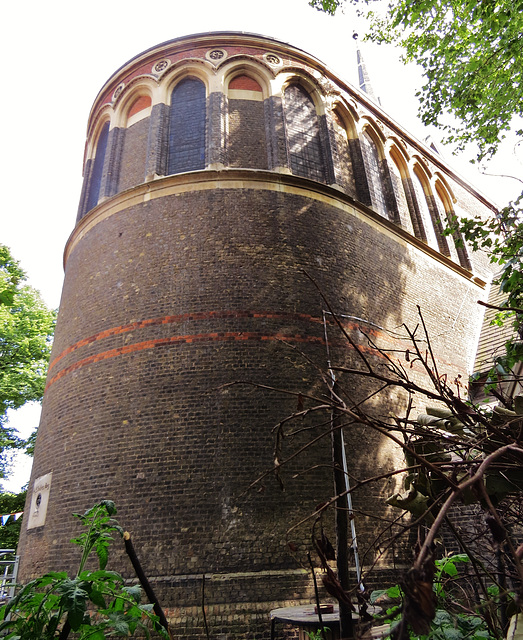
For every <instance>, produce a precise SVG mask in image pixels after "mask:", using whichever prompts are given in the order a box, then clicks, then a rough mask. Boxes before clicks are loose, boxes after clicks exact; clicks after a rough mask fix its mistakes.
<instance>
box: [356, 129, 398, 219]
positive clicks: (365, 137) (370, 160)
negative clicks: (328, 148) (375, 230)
mask: <svg viewBox="0 0 523 640" xmlns="http://www.w3.org/2000/svg"><path fill="white" fill-rule="evenodd" d="M360 140H361V152H362V155H363V163H364V165H365V172H366V174H367V181H368V184H369V191H370V199H371V203H372V206H373V208H374V209H375V210H376V212H377V213H379V214H380V215H381V216H383V217H384V218H389V219H390V218H391V217H392V216H391V215H390V211H389V207H388V205H387V195H386V193H385V188H384V182H383V176H382V172H381V170H380V164H381V159H380V154H379V151H378V146H377V144H376V142H375V141H374V139H373V138H372V136H371V135H370V134H369V132H368V130H367V129H365V130H364V131H363V133H362V134H361V137H360Z"/></svg>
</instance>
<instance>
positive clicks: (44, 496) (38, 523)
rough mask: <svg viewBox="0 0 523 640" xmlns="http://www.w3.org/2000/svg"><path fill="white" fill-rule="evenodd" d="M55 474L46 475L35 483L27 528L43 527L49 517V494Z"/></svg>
mask: <svg viewBox="0 0 523 640" xmlns="http://www.w3.org/2000/svg"><path fill="white" fill-rule="evenodd" d="M52 476H53V474H52V472H51V473H46V474H45V476H40V477H39V478H37V479H36V480H35V481H34V483H33V493H32V495H31V507H30V509H29V514H28V518H27V528H28V529H34V528H35V527H43V526H44V524H45V516H46V515H47V504H48V502H49V493H50V492H51V478H52Z"/></svg>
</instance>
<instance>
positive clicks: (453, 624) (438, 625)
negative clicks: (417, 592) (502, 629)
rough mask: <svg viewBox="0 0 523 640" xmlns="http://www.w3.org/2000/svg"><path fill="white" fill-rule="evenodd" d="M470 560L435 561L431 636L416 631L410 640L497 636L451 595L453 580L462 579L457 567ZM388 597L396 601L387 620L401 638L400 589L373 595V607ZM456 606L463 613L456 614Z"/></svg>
mask: <svg viewBox="0 0 523 640" xmlns="http://www.w3.org/2000/svg"><path fill="white" fill-rule="evenodd" d="M468 562H469V557H468V556H467V555H466V554H464V553H457V554H453V555H450V556H445V557H444V558H442V559H440V560H436V561H435V563H434V564H435V566H436V571H435V574H434V583H433V586H432V589H433V593H434V599H435V602H437V604H436V610H435V615H434V618H433V620H432V622H431V627H430V633H429V634H426V635H420V634H417V633H415V632H413V631H412V630H411V631H410V633H409V635H408V637H409V638H410V640H464V639H465V638H467V639H469V640H489V639H491V638H494V637H495V636H493V635H491V633H490V632H489V630H488V628H487V625H486V624H485V621H484V620H483V619H482V618H481V617H480V616H479V615H476V612H474V611H472V610H471V611H463V610H464V609H465V607H464V606H463V605H462V604H459V603H456V601H455V600H454V598H453V595H452V593H451V584H452V580H453V579H454V578H456V577H458V575H459V570H458V567H457V566H456V565H459V564H463V563H468ZM384 595H385V596H387V597H388V598H390V599H391V600H393V601H395V602H394V604H392V605H391V606H390V607H389V608H388V609H387V610H386V614H385V618H386V619H387V620H389V621H390V623H391V634H390V635H391V637H393V638H395V637H404V636H401V631H400V630H399V626H400V625H401V624H402V609H403V607H402V604H401V600H402V599H403V596H404V591H403V589H402V588H401V586H399V585H395V586H394V587H390V588H389V589H382V590H379V591H373V592H372V594H371V603H373V604H374V603H375V602H376V601H377V600H378V598H380V597H382V596H384ZM456 605H457V606H458V607H460V608H461V611H458V610H456Z"/></svg>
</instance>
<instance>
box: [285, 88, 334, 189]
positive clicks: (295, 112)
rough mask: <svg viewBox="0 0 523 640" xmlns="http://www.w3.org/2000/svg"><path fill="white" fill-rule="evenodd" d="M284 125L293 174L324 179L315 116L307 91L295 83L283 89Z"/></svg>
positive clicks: (318, 131) (312, 178)
mask: <svg viewBox="0 0 523 640" xmlns="http://www.w3.org/2000/svg"><path fill="white" fill-rule="evenodd" d="M284 97H285V127H286V129H287V144H288V148H289V162H290V168H291V171H292V173H294V174H295V175H297V176H303V177H304V178H310V179H311V180H319V181H321V182H324V181H325V166H324V161H323V153H322V149H321V141H320V128H319V124H318V115H317V113H316V108H315V106H314V103H313V101H312V100H311V98H310V96H309V94H308V93H307V92H306V91H305V89H303V87H301V86H300V85H297V84H292V85H290V86H288V87H287V88H286V89H285V94H284Z"/></svg>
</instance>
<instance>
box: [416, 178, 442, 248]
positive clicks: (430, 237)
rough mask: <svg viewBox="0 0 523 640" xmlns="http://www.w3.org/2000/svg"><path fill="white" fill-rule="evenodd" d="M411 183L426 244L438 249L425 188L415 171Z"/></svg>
mask: <svg viewBox="0 0 523 640" xmlns="http://www.w3.org/2000/svg"><path fill="white" fill-rule="evenodd" d="M412 184H413V185H414V191H415V193H416V200H417V202H418V207H419V211H420V214H421V220H422V222H423V228H424V229H425V235H426V236H427V244H428V245H429V247H432V248H433V249H439V247H438V239H437V237H436V231H435V230H434V224H433V222H432V216H431V215H430V209H429V205H428V204H427V196H426V195H425V189H424V188H423V184H422V182H421V180H420V179H419V177H418V175H417V174H416V173H414V174H413V176H412Z"/></svg>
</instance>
